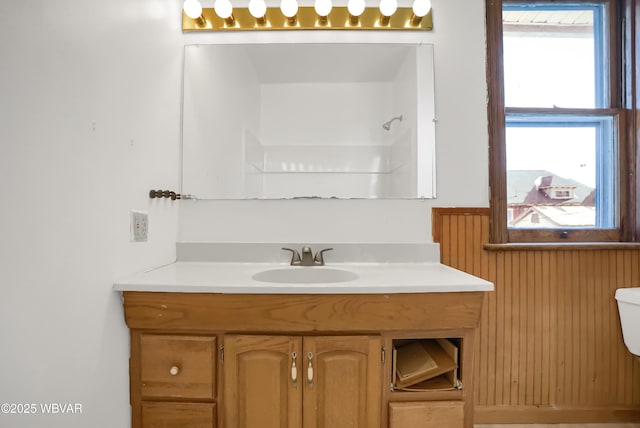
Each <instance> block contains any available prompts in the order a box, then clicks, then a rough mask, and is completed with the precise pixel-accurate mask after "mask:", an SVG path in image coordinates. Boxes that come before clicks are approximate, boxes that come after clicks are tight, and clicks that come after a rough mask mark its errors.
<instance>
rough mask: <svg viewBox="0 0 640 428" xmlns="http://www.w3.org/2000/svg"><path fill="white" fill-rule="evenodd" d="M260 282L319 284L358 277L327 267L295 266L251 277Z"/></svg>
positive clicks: (271, 270) (351, 279)
mask: <svg viewBox="0 0 640 428" xmlns="http://www.w3.org/2000/svg"><path fill="white" fill-rule="evenodd" d="M252 278H253V279H254V280H256V281H261V282H277V283H288V284H319V283H329V282H347V281H353V280H354V279H358V275H357V274H355V273H353V272H350V271H348V270H343V269H334V268H328V267H318V266H313V267H305V266H295V267H288V268H281V269H270V270H263V271H262V272H258V273H256V274H255V275H253V277H252Z"/></svg>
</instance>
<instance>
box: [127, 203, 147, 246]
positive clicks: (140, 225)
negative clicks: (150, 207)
mask: <svg viewBox="0 0 640 428" xmlns="http://www.w3.org/2000/svg"><path fill="white" fill-rule="evenodd" d="M148 236H149V213H146V212H144V211H135V210H131V241H132V242H145V241H146V240H147V238H148Z"/></svg>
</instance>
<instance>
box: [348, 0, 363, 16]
mask: <svg viewBox="0 0 640 428" xmlns="http://www.w3.org/2000/svg"><path fill="white" fill-rule="evenodd" d="M364 8H365V3H364V0H349V2H348V3H347V10H348V11H349V13H350V14H351V16H360V15H362V12H364Z"/></svg>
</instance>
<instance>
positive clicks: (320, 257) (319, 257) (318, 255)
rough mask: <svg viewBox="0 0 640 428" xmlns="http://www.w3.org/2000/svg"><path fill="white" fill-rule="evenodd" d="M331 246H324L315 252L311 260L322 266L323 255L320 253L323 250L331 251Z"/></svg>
mask: <svg viewBox="0 0 640 428" xmlns="http://www.w3.org/2000/svg"><path fill="white" fill-rule="evenodd" d="M331 250H333V248H324V249H322V250H320V251H318V252H317V253H316V256H315V257H314V258H313V262H314V263H315V264H317V265H320V266H324V256H323V255H322V253H324V252H325V251H331Z"/></svg>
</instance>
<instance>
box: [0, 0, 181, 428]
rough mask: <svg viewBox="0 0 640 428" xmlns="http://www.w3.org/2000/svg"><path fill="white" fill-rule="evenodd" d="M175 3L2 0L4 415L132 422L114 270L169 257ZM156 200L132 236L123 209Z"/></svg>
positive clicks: (18, 419) (174, 162)
mask: <svg viewBox="0 0 640 428" xmlns="http://www.w3.org/2000/svg"><path fill="white" fill-rule="evenodd" d="M180 7H181V4H180V2H179V1H167V0H110V1H108V2H105V1H103V0H57V1H45V0H41V1H36V0H20V1H2V2H0V108H1V114H0V177H1V179H2V193H1V194H0V197H1V198H2V202H1V203H0V206H1V209H0V367H1V368H2V369H1V370H0V404H2V403H34V404H37V405H38V406H39V405H40V404H46V403H51V402H65V403H79V404H81V405H82V409H83V413H82V414H77V415H60V414H59V415H44V414H42V412H41V411H40V409H39V408H38V414H35V415H26V414H21V415H20V414H18V415H11V414H3V413H0V427H7V428H22V427H38V428H42V427H47V428H73V427H78V428H87V427H104V428H125V427H129V426H130V407H129V393H128V391H129V388H128V382H129V376H128V358H129V342H128V331H127V329H126V326H125V324H124V318H123V311H122V304H121V301H120V297H119V296H118V295H117V294H116V293H114V292H113V291H112V290H111V286H112V283H113V281H114V279H115V278H117V277H120V276H122V275H125V274H129V273H132V272H135V271H138V270H141V269H146V268H148V267H151V266H155V265H158V264H161V263H166V262H169V261H171V260H173V259H174V257H175V249H174V245H175V240H176V236H177V230H176V229H177V221H178V220H177V203H175V202H174V203H171V202H170V201H165V200H163V201H157V200H156V201H151V200H150V199H149V198H148V196H147V195H148V191H149V189H152V188H167V189H177V186H178V185H179V172H178V156H179V141H180V108H179V103H180V96H181V84H180V80H181V68H182V49H181V48H182V34H181V30H180ZM130 209H140V210H145V211H148V212H149V215H150V226H149V227H150V232H149V233H150V238H149V242H147V243H130V242H129V210H130Z"/></svg>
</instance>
